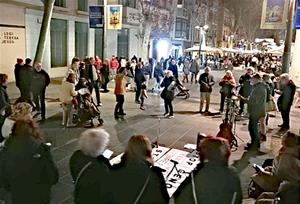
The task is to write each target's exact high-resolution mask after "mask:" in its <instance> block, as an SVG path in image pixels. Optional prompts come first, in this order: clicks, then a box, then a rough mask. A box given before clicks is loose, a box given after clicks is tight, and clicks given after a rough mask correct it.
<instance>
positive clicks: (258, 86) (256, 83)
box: [245, 74, 267, 150]
mask: <svg viewBox="0 0 300 204" xmlns="http://www.w3.org/2000/svg"><path fill="white" fill-rule="evenodd" d="M251 84H252V85H253V87H252V91H251V93H250V96H249V98H248V99H246V101H247V104H248V113H249V124H248V130H249V133H250V137H251V143H249V144H248V145H247V146H246V147H245V149H246V150H259V148H260V140H259V138H260V135H259V128H258V122H259V119H260V118H261V117H264V116H265V115H266V105H265V104H266V101H267V86H266V85H265V84H264V83H263V82H262V77H261V76H260V75H259V74H255V75H253V77H252V78H251Z"/></svg>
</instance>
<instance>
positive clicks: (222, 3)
mask: <svg viewBox="0 0 300 204" xmlns="http://www.w3.org/2000/svg"><path fill="white" fill-rule="evenodd" d="M224 13H225V0H219V8H218V22H217V47H222V42H223V29H224Z"/></svg>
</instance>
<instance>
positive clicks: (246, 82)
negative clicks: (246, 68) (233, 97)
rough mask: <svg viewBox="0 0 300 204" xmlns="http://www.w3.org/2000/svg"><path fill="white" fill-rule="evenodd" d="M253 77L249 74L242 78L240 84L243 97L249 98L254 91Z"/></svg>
mask: <svg viewBox="0 0 300 204" xmlns="http://www.w3.org/2000/svg"><path fill="white" fill-rule="evenodd" d="M250 79H251V76H250V75H248V74H244V75H242V76H241V77H240V79H239V83H240V85H241V89H240V94H241V96H243V97H245V98H247V97H248V96H249V95H250V93H251V90H252V86H251V84H250Z"/></svg>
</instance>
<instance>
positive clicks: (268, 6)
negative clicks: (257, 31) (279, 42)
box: [261, 0, 289, 29]
mask: <svg viewBox="0 0 300 204" xmlns="http://www.w3.org/2000/svg"><path fill="white" fill-rule="evenodd" d="M288 6H289V1H286V0H264V2H263V10H262V18H261V29H286V20H287V13H288Z"/></svg>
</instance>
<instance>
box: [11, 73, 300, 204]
mask: <svg viewBox="0 0 300 204" xmlns="http://www.w3.org/2000/svg"><path fill="white" fill-rule="evenodd" d="M212 73H213V75H215V78H216V81H217V80H219V79H220V78H221V76H222V74H223V73H224V72H222V71H213V72H212ZM241 73H243V72H242V71H241V70H236V71H234V74H235V75H236V76H237V77H238V76H240V75H241ZM109 85H110V90H111V91H110V92H109V93H101V100H102V103H103V106H102V107H101V111H102V117H103V119H104V126H103V128H105V129H106V130H107V131H108V132H109V133H110V135H111V138H110V144H109V147H108V148H109V149H111V150H112V151H114V155H117V154H119V153H121V152H122V151H123V150H124V147H125V145H126V142H127V141H128V139H129V138H130V136H132V135H134V134H144V135H146V136H148V137H149V138H150V139H151V140H152V141H155V140H156V139H157V137H158V136H159V143H161V144H164V145H165V146H168V147H173V148H178V149H184V147H183V146H184V145H185V144H186V143H195V142H196V135H197V133H198V132H203V133H206V134H211V135H216V133H217V132H218V127H219V124H220V123H221V121H222V118H221V117H210V116H203V115H201V114H199V113H197V112H198V111H199V87H198V85H195V84H185V86H186V87H188V88H190V89H191V90H190V93H191V98H190V99H187V100H185V99H175V101H174V104H175V105H174V110H175V114H174V115H175V118H174V119H164V118H162V119H159V118H160V116H162V114H163V113H164V108H163V101H162V100H161V99H160V97H159V95H158V94H152V93H149V99H147V100H146V110H145V111H141V110H140V109H139V106H138V105H137V104H135V103H134V93H132V92H129V93H127V94H126V97H125V112H126V113H127V116H126V117H124V120H115V119H114V118H113V108H114V105H115V97H114V95H113V83H112V82H111V83H110V84H109ZM8 93H9V95H10V98H11V99H15V98H17V97H18V91H17V89H16V88H15V86H14V84H9V86H8ZM58 94H59V85H58V84H57V83H51V85H50V87H49V88H48V89H47V94H46V97H47V120H46V121H45V122H44V123H43V124H41V127H42V130H43V132H44V133H45V135H46V140H47V141H49V142H51V143H52V155H53V157H54V159H55V162H56V164H57V166H58V168H59V173H60V180H59V183H58V184H57V185H55V186H54V188H53V192H52V193H53V195H52V198H53V199H52V203H53V204H59V203H65V204H66V203H73V201H72V192H73V184H72V180H71V176H70V173H69V166H68V164H69V158H70V156H71V154H72V153H73V152H74V151H75V150H76V149H77V148H78V147H77V143H78V138H79V136H80V133H81V132H82V131H84V130H85V129H84V128H63V127H62V126H61V118H62V113H61V109H60V105H59V102H58V101H57V100H56V99H57V98H58ZM219 100H220V96H219V86H218V85H215V87H214V90H213V94H212V100H211V104H212V105H211V111H212V112H216V110H218V107H219ZM275 116H276V117H275V118H271V119H270V125H269V130H268V140H267V142H266V143H265V144H264V145H263V146H264V148H263V151H264V152H265V153H261V154H258V155H254V154H247V153H245V152H244V150H243V148H244V144H245V143H246V142H248V140H249V135H248V131H247V121H246V120H244V121H238V122H237V126H236V132H237V136H238V144H239V147H238V149H237V150H236V151H234V152H233V153H232V156H231V159H230V162H231V164H234V165H235V166H236V167H237V169H238V171H239V172H240V177H241V181H242V186H243V191H244V197H245V198H247V186H248V183H249V177H250V176H251V175H252V174H253V173H254V170H253V169H252V167H251V164H253V163H258V164H261V163H262V161H263V160H264V159H266V158H271V157H273V155H274V152H277V150H278V148H279V146H280V139H279V138H278V137H272V135H274V134H275V133H276V131H278V128H277V125H278V124H279V123H280V122H281V121H280V117H279V114H278V113H276V114H275ZM291 120H292V126H293V125H295V126H293V127H292V128H294V129H295V130H296V128H299V127H296V124H299V109H293V110H292V113H291ZM297 131H298V130H297ZM244 203H253V200H251V199H250V200H249V199H247V200H246V199H245V201H244Z"/></svg>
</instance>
